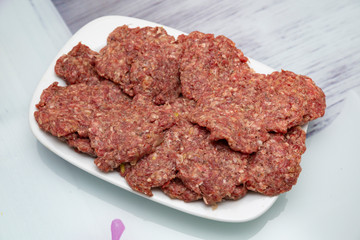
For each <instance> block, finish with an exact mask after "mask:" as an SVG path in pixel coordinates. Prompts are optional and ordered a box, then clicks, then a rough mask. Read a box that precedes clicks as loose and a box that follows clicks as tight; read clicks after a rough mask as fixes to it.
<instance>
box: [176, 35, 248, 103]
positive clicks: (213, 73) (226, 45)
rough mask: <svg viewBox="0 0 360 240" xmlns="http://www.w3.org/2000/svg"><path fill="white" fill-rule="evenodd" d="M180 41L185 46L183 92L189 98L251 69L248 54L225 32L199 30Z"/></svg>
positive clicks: (184, 36)
mask: <svg viewBox="0 0 360 240" xmlns="http://www.w3.org/2000/svg"><path fill="white" fill-rule="evenodd" d="M178 42H179V45H180V46H182V48H183V55H182V56H181V60H180V80H181V85H182V94H183V95H184V96H185V97H187V98H189V99H194V100H198V99H199V98H200V97H201V96H202V95H203V94H204V93H206V92H207V91H209V90H212V89H214V88H217V87H218V86H219V85H220V86H221V85H222V84H223V83H224V82H227V81H228V80H229V79H230V77H231V76H232V75H233V74H235V73H236V72H243V71H245V72H247V71H250V68H249V66H248V65H247V63H246V62H247V58H246V57H245V56H244V54H243V53H242V52H241V50H239V49H237V48H236V46H235V43H234V42H232V41H231V40H230V39H228V38H226V37H224V36H217V37H214V35H213V34H205V33H201V32H197V31H195V32H192V33H190V34H189V35H180V36H179V37H178Z"/></svg>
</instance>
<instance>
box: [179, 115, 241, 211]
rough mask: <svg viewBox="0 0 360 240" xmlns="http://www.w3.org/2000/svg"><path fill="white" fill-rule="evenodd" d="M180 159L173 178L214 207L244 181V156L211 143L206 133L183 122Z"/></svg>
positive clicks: (221, 143) (222, 144) (220, 144)
mask: <svg viewBox="0 0 360 240" xmlns="http://www.w3.org/2000/svg"><path fill="white" fill-rule="evenodd" d="M178 128H179V130H178V131H179V132H181V133H182V136H181V148H180V153H181V158H178V159H177V161H176V168H177V170H178V173H177V177H178V178H180V179H181V180H182V182H183V183H184V185H185V186H186V187H188V188H189V189H191V190H192V191H194V192H195V193H197V194H201V195H202V196H203V199H204V202H205V203H206V204H209V205H214V204H215V203H217V202H220V201H222V199H223V198H226V197H229V196H231V194H232V193H233V192H234V190H235V187H236V186H237V185H240V184H242V183H243V181H244V180H245V177H246V174H245V167H246V164H247V157H248V156H247V155H245V154H241V153H239V152H235V151H232V150H231V149H230V148H229V147H228V146H227V145H226V143H224V142H211V141H210V134H209V132H208V131H207V130H206V129H203V128H201V127H199V126H197V125H192V124H191V123H189V122H185V121H183V122H182V124H181V125H180V126H178Z"/></svg>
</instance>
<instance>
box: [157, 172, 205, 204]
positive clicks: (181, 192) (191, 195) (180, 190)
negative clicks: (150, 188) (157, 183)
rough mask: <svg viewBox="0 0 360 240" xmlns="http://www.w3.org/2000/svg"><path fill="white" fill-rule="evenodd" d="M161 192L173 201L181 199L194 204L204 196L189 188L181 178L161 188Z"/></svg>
mask: <svg viewBox="0 0 360 240" xmlns="http://www.w3.org/2000/svg"><path fill="white" fill-rule="evenodd" d="M161 190H162V191H163V192H164V193H165V194H166V195H168V196H169V197H170V198H173V199H180V200H183V201H184V202H193V201H196V200H199V199H202V196H201V195H200V194H198V193H196V192H194V191H192V190H190V189H189V188H187V187H186V186H185V185H184V183H183V182H182V181H181V180H180V179H179V178H174V179H173V180H171V181H169V182H167V183H166V184H164V185H163V186H162V187H161Z"/></svg>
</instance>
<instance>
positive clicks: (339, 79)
mask: <svg viewBox="0 0 360 240" xmlns="http://www.w3.org/2000/svg"><path fill="white" fill-rule="evenodd" d="M111 14H116V15H126V16H132V17H138V18H143V19H146V20H150V21H155V22H158V23H161V24H164V25H168V26H171V27H174V28H177V29H179V30H182V31H185V32H190V31H193V30H200V31H203V32H211V33H215V34H224V35H226V36H228V37H230V38H231V39H233V40H234V42H236V44H237V45H238V46H239V47H240V48H241V49H242V50H243V51H244V52H245V54H246V55H248V56H250V57H252V58H254V59H256V60H259V61H261V62H263V63H265V64H267V65H269V66H271V67H273V68H275V69H281V68H283V69H287V70H292V71H295V72H297V73H302V74H306V75H309V76H311V77H312V78H313V79H314V80H315V81H316V82H317V83H318V85H319V86H321V87H322V88H323V89H324V91H325V93H326V94H327V102H328V108H327V113H326V116H325V117H324V118H322V119H320V120H318V121H316V122H315V123H314V124H312V125H311V131H312V132H313V134H312V135H311V136H310V137H309V138H308V139H307V151H306V153H305V155H304V156H303V159H302V168H303V172H302V174H301V175H300V179H299V182H298V184H297V185H296V186H295V187H294V188H293V190H292V191H290V192H288V193H286V194H282V195H281V196H280V197H279V199H278V201H277V202H276V203H275V204H274V206H273V207H272V208H271V209H270V210H269V211H268V212H266V213H265V214H264V215H263V216H261V217H259V218H257V219H255V220H253V221H251V222H247V223H238V224H229V223H221V222H216V221H211V220H205V219H201V218H198V217H194V216H191V215H188V214H185V213H182V212H179V211H176V210H173V209H170V208H167V207H163V206H162V205H159V204H157V203H154V202H151V201H149V200H147V199H144V198H142V197H139V196H136V195H134V194H131V193H129V192H127V191H124V190H121V189H119V188H118V187H116V186H113V185H111V184H109V183H106V182H104V181H102V180H100V179H97V178H96V177H94V176H91V175H89V174H87V173H85V172H84V171H82V170H80V169H78V168H76V167H74V166H73V165H71V164H69V163H67V162H65V161H64V160H63V159H61V158H60V157H58V156H56V155H55V154H53V153H52V152H50V151H49V150H48V149H46V148H45V147H44V146H43V145H42V144H41V143H39V142H38V141H37V140H36V138H35V137H34V136H33V135H32V133H31V131H30V128H29V123H28V109H29V104H30V99H31V97H32V94H33V92H34V90H35V87H36V86H37V84H38V82H39V80H40V78H41V77H42V75H43V73H44V72H45V70H46V69H47V68H48V66H49V64H50V62H51V61H52V60H53V58H54V56H55V55H56V54H57V52H58V51H59V49H60V48H61V47H62V46H63V45H64V44H65V42H66V41H67V39H69V38H70V36H71V34H72V33H74V32H75V31H76V30H77V29H78V28H79V27H81V26H82V25H84V24H85V23H87V22H88V21H90V20H92V19H94V18H97V17H99V16H103V15H111ZM359 15H360V2H359V1H355V0H353V1H350V0H348V1H333V0H329V1H325V0H321V1H309V0H306V1H292V0H289V1H275V0H271V1H266V2H265V1H261V2H260V1H256V2H255V1H250V0H249V1H176V2H175V1H138V0H133V1H95V0H92V1H86V2H85V1H79V0H75V1H59V0H56V1H55V0H54V1H53V2H51V1H50V0H17V1H13V0H1V1H0V36H1V37H0V133H1V134H0V239H111V232H110V224H111V221H112V220H113V219H115V218H120V219H121V220H123V222H124V224H125V232H124V235H123V236H122V239H169V238H171V239H264V238H267V239H342V238H343V239H360V230H359V228H358V227H357V223H358V222H360V219H359V218H360V207H359V204H358V203H359V202H360V193H359V191H356V189H357V188H358V185H359V184H360V175H359V174H358V173H357V170H358V169H359V168H360V162H359V153H358V149H360V142H359V140H358V136H359V134H360V130H359V128H358V127H357V123H358V122H359V121H360V97H359V94H358V93H360V90H359V88H357V89H355V90H351V89H353V88H354V87H356V86H359V85H360V72H359V67H358V65H359V62H360V61H359V60H360V42H359V41H360V30H359V29H360V18H359V17H358V16H359ZM344 99H345V100H344ZM325 126H326V127H325ZM354 189H355V191H354Z"/></svg>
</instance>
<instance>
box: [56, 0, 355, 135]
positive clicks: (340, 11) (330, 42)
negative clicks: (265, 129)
mask: <svg viewBox="0 0 360 240" xmlns="http://www.w3.org/2000/svg"><path fill="white" fill-rule="evenodd" d="M53 3H54V5H55V6H56V8H57V9H58V11H59V13H60V14H61V16H62V17H63V19H64V20H65V22H66V24H67V25H68V27H69V28H70V30H71V31H72V32H73V33H75V32H76V31H77V30H78V29H79V28H81V27H82V26H83V25H85V24H86V23H88V22H89V21H91V20H93V19H95V18H98V17H101V16H105V15H122V16H129V17H136V18H140V19H145V20H149V21H153V22H157V23H160V24H163V25H166V26H170V27H173V28H175V29H178V30H181V31H183V32H188V33H189V32H191V31H194V30H199V31H202V32H205V33H214V34H216V35H225V36H227V37H229V38H230V39H232V40H233V41H234V42H235V43H236V44H237V46H238V47H239V48H240V49H241V50H242V51H243V52H244V54H245V55H246V56H249V57H251V58H253V59H256V60H258V61H260V62H262V63H264V64H266V65H268V66H270V67H272V68H274V69H276V70H280V69H284V70H290V71H293V72H295V73H298V74H303V75H308V76H310V77H311V78H312V79H313V80H314V81H315V82H316V83H317V84H318V85H319V86H320V87H321V88H322V89H323V91H324V92H325V94H326V96H327V111H326V114H325V116H324V117H323V118H321V119H319V120H316V121H314V122H313V123H312V124H311V125H310V134H313V133H314V132H315V131H317V130H320V129H322V128H323V127H325V126H327V125H328V124H329V123H331V122H332V121H333V119H334V118H335V117H336V116H337V115H338V114H339V112H340V111H341V108H342V100H343V99H344V96H345V94H346V92H347V91H348V90H349V89H352V88H354V87H357V86H359V85H360V70H359V69H360V66H359V63H360V1H358V0H345V1H338V0H320V1H313V0H304V1H297V0H270V1H252V0H245V1H233V0H225V1H214V0H212V1H205V0H201V1H194V0H185V1H141V0H132V1H124V0H122V1H116V0H106V1H96V0H91V1H85V0H74V1H66V0H53Z"/></svg>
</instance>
